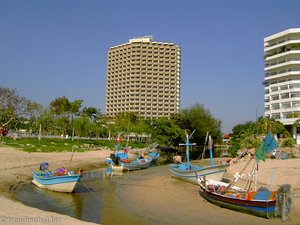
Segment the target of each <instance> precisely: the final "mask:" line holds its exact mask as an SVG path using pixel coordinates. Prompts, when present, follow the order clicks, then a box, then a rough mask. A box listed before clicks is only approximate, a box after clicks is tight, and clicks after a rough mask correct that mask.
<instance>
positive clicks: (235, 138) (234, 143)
mask: <svg viewBox="0 0 300 225" xmlns="http://www.w3.org/2000/svg"><path fill="white" fill-rule="evenodd" d="M269 130H271V132H272V133H273V134H275V135H277V136H278V135H280V136H282V137H287V138H290V134H289V132H288V131H287V130H286V129H285V127H284V125H283V124H282V123H281V122H279V121H276V120H275V119H274V118H271V119H268V118H263V117H260V118H258V120H257V121H256V122H252V121H248V122H246V123H244V124H238V125H236V126H234V127H233V129H232V132H233V133H232V135H231V136H232V138H231V147H230V148H229V151H230V154H231V156H232V157H236V155H237V152H238V151H239V150H240V149H243V148H246V149H251V148H255V149H256V148H257V147H258V146H259V144H260V142H261V140H262V138H263V137H264V136H265V135H266V134H267V133H268V131H269Z"/></svg>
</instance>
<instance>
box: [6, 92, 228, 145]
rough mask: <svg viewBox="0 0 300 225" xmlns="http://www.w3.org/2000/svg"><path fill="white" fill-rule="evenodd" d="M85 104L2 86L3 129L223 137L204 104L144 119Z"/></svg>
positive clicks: (168, 138) (172, 139) (157, 138)
mask: <svg viewBox="0 0 300 225" xmlns="http://www.w3.org/2000/svg"><path fill="white" fill-rule="evenodd" d="M83 103H84V101H83V100H82V99H76V100H74V101H70V100H69V99H68V98H67V97H65V96H62V97H58V98H56V99H54V100H52V101H51V102H50V104H49V105H48V106H42V105H41V104H38V103H36V102H33V101H31V100H29V99H26V98H24V97H22V96H20V95H19V94H18V92H17V90H15V89H9V88H3V87H0V126H1V127H0V129H2V130H3V129H14V130H16V131H17V130H20V129H25V130H26V131H27V132H28V133H29V134H37V133H38V132H39V128H40V127H42V129H41V132H42V134H43V135H63V136H65V135H69V136H73V135H75V136H77V137H106V138H111V139H115V138H117V137H118V136H120V135H121V136H123V139H126V138H128V137H130V138H133V139H135V140H137V141H139V140H140V141H141V140H144V139H143V137H148V141H149V142H151V143H154V142H155V143H157V144H159V145H161V146H166V147H170V146H178V144H179V143H180V142H184V141H185V133H186V132H189V131H190V132H192V131H193V130H196V131H195V133H194V135H193V141H194V142H195V143H197V144H199V145H202V144H203V143H204V140H205V136H206V132H207V131H209V132H210V134H211V135H212V137H213V138H214V139H215V140H221V138H222V133H221V124H222V123H221V121H220V120H219V119H217V118H214V117H213V116H212V114H211V113H210V111H209V110H208V109H205V107H204V106H203V105H200V104H195V105H193V106H191V107H190V108H186V109H182V110H181V111H180V113H178V114H175V115H173V116H172V117H171V118H166V117H161V118H158V119H143V118H139V116H138V114H137V113H135V112H122V113H119V114H118V115H116V116H115V117H109V116H107V115H105V114H103V113H102V112H101V110H100V109H97V108H95V107H83Z"/></svg>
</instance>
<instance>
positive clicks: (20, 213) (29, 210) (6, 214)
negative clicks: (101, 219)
mask: <svg viewBox="0 0 300 225" xmlns="http://www.w3.org/2000/svg"><path fill="white" fill-rule="evenodd" d="M109 154H110V150H100V151H90V152H80V153H74V156H73V159H72V164H71V167H68V169H69V170H71V169H75V168H81V167H83V168H86V169H91V168H96V166H97V165H100V163H101V162H103V163H104V161H105V158H106V157H107V156H109ZM0 155H1V158H0V170H1V171H3V173H2V174H1V176H0V192H1V195H0V202H1V204H0V224H1V225H2V224H3V225H4V224H14V223H16V224H29V225H35V224H59V225H65V224H74V225H92V224H96V223H91V222H86V221H82V220H78V219H75V218H73V217H70V216H68V215H62V214H59V213H55V212H48V211H43V210H40V209H38V208H33V207H30V206H26V205H24V204H22V203H21V202H18V201H17V200H16V199H15V198H14V197H13V193H11V192H13V190H14V188H16V187H17V186H18V185H21V184H23V183H25V182H28V183H29V182H30V181H31V180H32V176H31V172H32V171H34V170H38V169H39V165H40V162H44V161H46V162H48V163H49V165H50V166H49V168H50V169H56V168H58V167H61V166H63V165H69V162H70V159H71V153H70V152H62V153H56V152H51V153H27V152H23V151H20V150H16V149H14V148H11V147H2V146H0ZM12 212H13V213H12Z"/></svg>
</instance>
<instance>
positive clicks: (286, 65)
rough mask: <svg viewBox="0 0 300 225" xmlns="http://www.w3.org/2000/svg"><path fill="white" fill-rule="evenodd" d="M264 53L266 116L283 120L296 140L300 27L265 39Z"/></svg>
mask: <svg viewBox="0 0 300 225" xmlns="http://www.w3.org/2000/svg"><path fill="white" fill-rule="evenodd" d="M264 53H265V69H264V70H265V79H264V86H265V117H267V118H272V117H273V118H275V119H276V120H278V121H280V122H282V123H283V124H284V125H285V126H286V127H287V128H288V130H289V131H290V132H291V133H292V134H293V137H294V138H295V139H296V138H297V130H296V128H295V127H293V124H294V122H295V121H296V120H297V119H300V28H294V29H288V30H284V31H282V32H279V33H276V34H273V35H271V36H268V37H266V38H264ZM296 114H297V115H298V116H299V118H295V115H296ZM298 133H299V132H298Z"/></svg>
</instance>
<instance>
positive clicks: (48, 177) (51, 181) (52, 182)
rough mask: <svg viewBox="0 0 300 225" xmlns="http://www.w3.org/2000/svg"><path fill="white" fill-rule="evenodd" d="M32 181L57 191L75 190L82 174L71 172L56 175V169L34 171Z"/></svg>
mask: <svg viewBox="0 0 300 225" xmlns="http://www.w3.org/2000/svg"><path fill="white" fill-rule="evenodd" d="M32 177H33V180H32V183H33V184H35V185H36V186H38V187H39V188H45V189H48V190H51V191H57V192H73V191H74V189H75V186H76V184H77V183H78V182H79V181H80V178H81V175H80V174H75V173H74V172H69V174H66V175H62V176H56V175H55V171H36V172H32Z"/></svg>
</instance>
